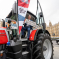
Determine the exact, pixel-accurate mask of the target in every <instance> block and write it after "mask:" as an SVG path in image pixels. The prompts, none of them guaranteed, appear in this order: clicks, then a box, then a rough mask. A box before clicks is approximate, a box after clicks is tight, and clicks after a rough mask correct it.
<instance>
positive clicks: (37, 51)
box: [33, 33, 53, 59]
mask: <svg viewBox="0 0 59 59" xmlns="http://www.w3.org/2000/svg"><path fill="white" fill-rule="evenodd" d="M33 59H53V43H52V40H51V37H50V36H49V35H48V34H47V33H46V34H39V35H38V37H37V39H36V41H35V42H34V47H33Z"/></svg>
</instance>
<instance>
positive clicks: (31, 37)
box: [29, 30, 37, 41]
mask: <svg viewBox="0 0 59 59" xmlns="http://www.w3.org/2000/svg"><path fill="white" fill-rule="evenodd" d="M36 31H37V30H33V31H32V32H31V34H30V37H29V40H30V41H34V37H35V33H36Z"/></svg>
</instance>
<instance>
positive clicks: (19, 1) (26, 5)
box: [18, 0, 30, 8]
mask: <svg viewBox="0 0 59 59" xmlns="http://www.w3.org/2000/svg"><path fill="white" fill-rule="evenodd" d="M29 3H30V0H28V4H26V3H25V2H22V1H21V0H18V6H21V7H24V8H28V6H29Z"/></svg>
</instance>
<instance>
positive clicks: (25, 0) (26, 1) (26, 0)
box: [21, 0, 29, 4]
mask: <svg viewBox="0 0 59 59" xmlns="http://www.w3.org/2000/svg"><path fill="white" fill-rule="evenodd" d="M21 1H22V2H25V3H26V4H29V3H28V0H21Z"/></svg>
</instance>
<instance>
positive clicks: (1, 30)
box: [0, 27, 9, 44]
mask: <svg viewBox="0 0 59 59" xmlns="http://www.w3.org/2000/svg"><path fill="white" fill-rule="evenodd" d="M8 40H9V37H8V33H7V31H6V27H0V44H6V43H7V42H8Z"/></svg>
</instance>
